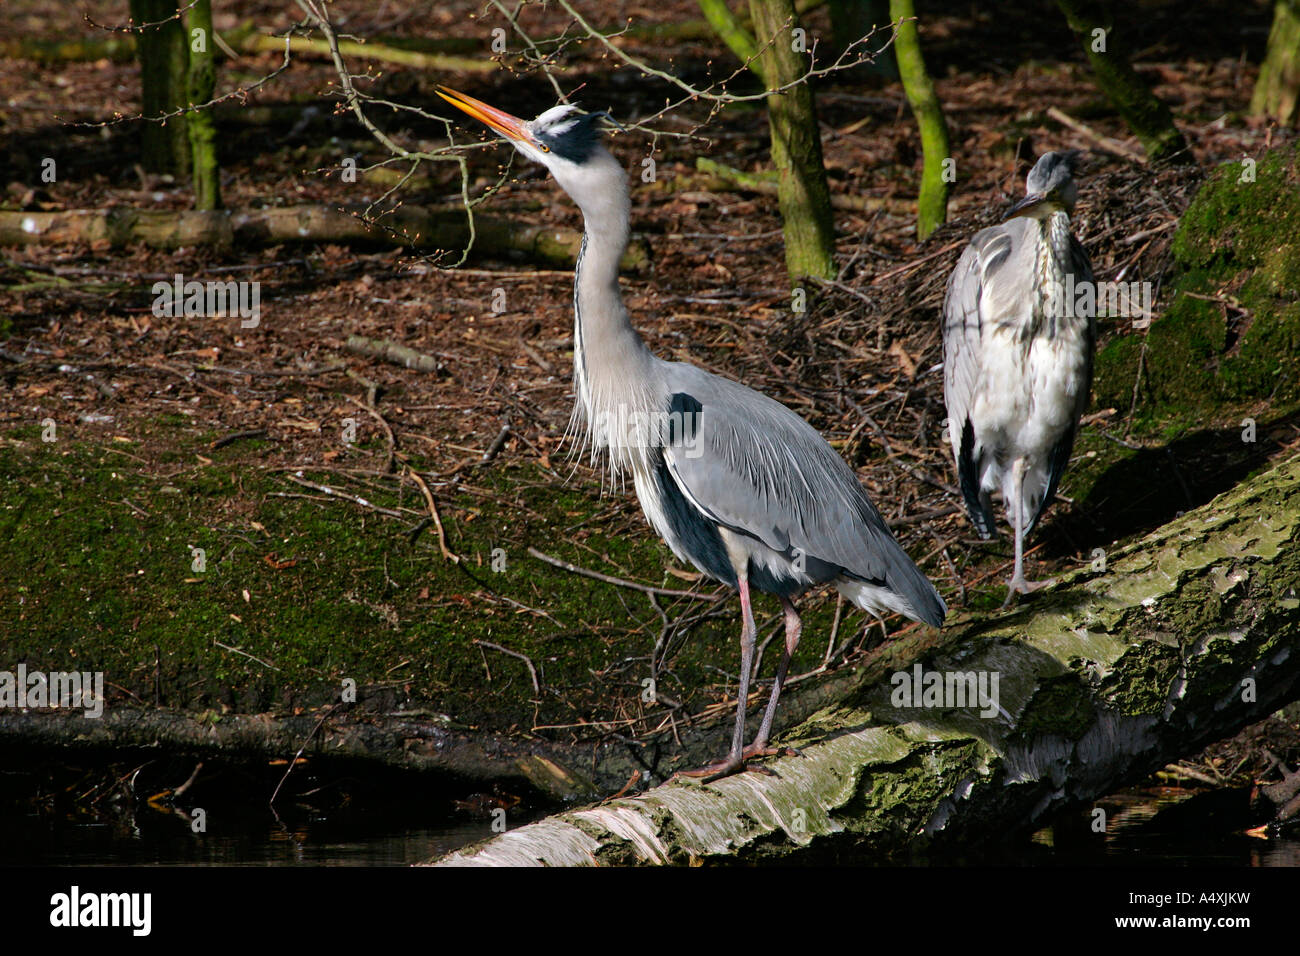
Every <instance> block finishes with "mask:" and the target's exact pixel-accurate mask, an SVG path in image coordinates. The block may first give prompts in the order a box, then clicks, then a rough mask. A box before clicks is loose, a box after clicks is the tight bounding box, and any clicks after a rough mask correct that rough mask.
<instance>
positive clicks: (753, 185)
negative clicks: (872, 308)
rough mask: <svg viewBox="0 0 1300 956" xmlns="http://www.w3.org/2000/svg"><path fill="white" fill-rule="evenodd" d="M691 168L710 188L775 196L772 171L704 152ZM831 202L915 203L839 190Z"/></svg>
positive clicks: (838, 205)
mask: <svg viewBox="0 0 1300 956" xmlns="http://www.w3.org/2000/svg"><path fill="white" fill-rule="evenodd" d="M695 168H696V170H698V171H699V172H701V173H703V174H704V175H705V176H708V177H710V178H709V180H706V181H705V182H704V183H700V184H698V185H707V186H709V187H711V188H713V189H736V188H739V189H744V190H746V191H748V192H753V193H763V194H764V195H766V196H775V195H776V194H777V190H778V188H779V187H778V185H777V181H776V175H777V174H776V173H775V172H770V173H747V172H745V171H744V170H740V169H736V168H735V167H734V166H728V165H726V164H725V163H719V162H717V161H715V160H712V159H709V158H707V157H705V156H700V157H699V158H697V159H696V160H695ZM831 206H832V207H833V208H835V209H849V210H853V211H854V212H875V211H876V210H880V209H883V210H885V211H886V212H893V213H900V214H904V215H911V214H913V213H915V212H916V203H915V202H914V201H913V200H911V199H879V198H876V197H873V196H846V195H844V194H843V193H831Z"/></svg>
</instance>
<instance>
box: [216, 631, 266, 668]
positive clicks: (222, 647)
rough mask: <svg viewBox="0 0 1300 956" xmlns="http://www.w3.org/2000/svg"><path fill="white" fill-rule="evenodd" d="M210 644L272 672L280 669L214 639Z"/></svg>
mask: <svg viewBox="0 0 1300 956" xmlns="http://www.w3.org/2000/svg"><path fill="white" fill-rule="evenodd" d="M212 643H213V644H215V645H216V646H217V647H219V648H221V649H222V650H225V651H230V652H231V653H232V654H239V655H240V656H241V657H247V658H248V659H249V660H250V661H257V663H259V664H261V665H262V666H263V667H269V668H270V669H271V670H273V671H278V670H279V669H280V668H278V667H276V666H275V665H274V664H268V663H267V662H266V661H264V660H262V659H261V658H260V657H254V656H253V655H252V654H250V653H248V651H241V650H240V649H239V648H237V647H231V646H230V645H229V644H222V643H221V642H220V641H219V640H217V639H216V638H215V637H214V638H213V639H212Z"/></svg>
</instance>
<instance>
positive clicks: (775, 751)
mask: <svg viewBox="0 0 1300 956" xmlns="http://www.w3.org/2000/svg"><path fill="white" fill-rule="evenodd" d="M802 756H803V754H802V753H800V752H799V751H798V750H795V749H794V748H793V747H770V746H768V745H767V744H765V743H760V742H759V741H757V740H755V741H754V742H753V743H752V744H750V745H749V746H748V747H746V748H745V749H744V750H742V751H741V752H740V755H739V756H728V757H727V758H726V759H725V760H719V761H718V762H717V763H711V764H709V765H708V766H707V767H700V768H699V769H698V770H679V771H677V772H676V773H675V774H673V779H676V778H677V777H699V778H702V779H701V780H700V782H701V783H712V782H713V781H715V780H721V779H722V778H723V777H730V776H731V775H732V774H735V773H743V772H744V771H746V770H752V771H753V772H754V773H764V774H767V775H768V776H771V777H775V776H776V773H775V771H772V770H769V769H768V768H767V767H761V766H751V765H750V763H749V761H751V760H757V759H759V758H761V757H802Z"/></svg>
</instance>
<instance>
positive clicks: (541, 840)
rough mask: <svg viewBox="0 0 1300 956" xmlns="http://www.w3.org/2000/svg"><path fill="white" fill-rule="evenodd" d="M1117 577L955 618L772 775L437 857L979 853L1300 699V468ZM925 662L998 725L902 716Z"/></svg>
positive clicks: (901, 656) (671, 790)
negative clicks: (984, 614)
mask: <svg viewBox="0 0 1300 956" xmlns="http://www.w3.org/2000/svg"><path fill="white" fill-rule="evenodd" d="M1105 565H1106V566H1105V568H1104V569H1102V568H1101V567H1100V565H1099V564H1095V565H1094V566H1092V567H1090V568H1088V569H1085V570H1082V571H1080V572H1077V573H1074V574H1072V575H1069V576H1067V577H1066V578H1065V579H1064V580H1063V581H1062V582H1061V583H1059V584H1058V585H1057V586H1055V587H1054V588H1052V589H1050V590H1047V591H1043V592H1039V593H1038V594H1036V595H1035V596H1034V598H1033V599H1032V600H1031V601H1029V602H1028V604H1027V606H1025V607H1022V608H1021V609H1019V610H1016V611H1013V612H1011V613H1007V614H997V615H994V616H992V617H989V618H983V619H981V618H974V619H967V620H964V621H963V620H961V619H957V620H955V621H952V622H951V623H950V625H949V627H948V628H946V629H945V630H944V631H943V632H942V634H939V635H937V636H935V637H933V638H932V639H931V641H932V642H931V644H930V645H929V646H928V647H921V648H919V650H920V653H919V654H918V653H917V651H918V647H917V646H916V644H915V643H913V644H912V645H911V646H910V648H909V647H908V642H895V643H896V645H897V646H898V647H899V651H900V652H899V653H898V655H897V656H896V657H895V658H894V659H893V660H892V661H889V662H887V663H886V664H885V665H884V666H882V667H878V668H875V669H873V670H872V671H871V672H870V673H863V674H861V675H859V678H858V682H857V686H856V687H855V688H853V689H852V690H851V692H850V693H849V694H848V695H847V696H846V697H845V698H844V699H843V700H842V701H840V702H839V703H838V704H835V705H833V706H830V707H827V708H825V709H823V710H821V711H819V712H818V713H815V714H814V715H813V716H812V717H811V718H810V719H808V720H806V721H805V722H804V723H802V724H801V725H800V726H798V727H797V728H795V729H794V730H793V731H790V732H787V733H785V734H783V735H782V737H781V742H782V743H785V744H790V745H793V746H796V747H799V748H801V750H802V754H801V755H799V756H789V757H782V758H778V759H776V760H772V761H769V762H767V764H766V766H767V767H768V768H769V769H770V770H771V771H772V773H771V774H770V775H768V774H760V773H753V772H751V773H744V774H739V775H736V776H732V777H728V778H726V779H723V780H720V781H717V782H715V783H713V784H710V785H708V786H701V785H699V784H696V783H691V782H669V783H666V784H663V785H661V786H659V787H657V788H655V789H653V790H651V791H649V792H647V793H645V794H642V795H640V796H634V797H628V798H621V799H615V800H610V801H607V802H605V803H602V804H596V805H593V806H589V807H586V808H584V809H579V810H573V811H569V812H565V813H561V814H559V815H556V816H553V817H549V818H547V819H545V820H542V821H540V822H537V823H533V824H529V825H527V826H523V827H520V828H518V829H516V830H511V831H508V832H506V833H504V834H502V835H500V836H498V837H495V838H494V839H491V840H488V841H486V842H484V843H481V844H478V845H475V846H473V847H470V848H468V849H465V850H461V851H459V852H456V853H453V854H450V855H448V856H446V857H444V858H442V859H441V860H439V861H435V862H439V863H442V864H450V865H518V864H547V865H561V866H562V865H590V864H666V863H693V862H709V861H718V862H723V861H730V862H735V861H756V860H763V859H784V860H796V859H798V860H801V861H817V860H834V859H845V858H855V859H864V858H875V859H883V858H887V857H889V856H897V855H899V854H901V853H903V852H905V851H909V850H913V849H917V848H919V847H920V846H924V845H925V844H927V843H928V844H929V845H930V846H931V847H932V848H933V847H938V846H942V845H950V844H954V843H960V844H961V845H962V846H969V845H971V844H973V843H978V842H979V841H987V840H990V839H997V838H998V836H1000V835H1002V834H1005V833H1007V832H1009V831H1016V830H1018V831H1024V830H1026V829H1032V828H1033V827H1035V826H1036V825H1040V824H1041V823H1042V822H1043V821H1046V820H1047V819H1049V818H1050V817H1052V816H1053V815H1055V814H1057V813H1059V812H1060V811H1062V810H1065V809H1069V808H1078V807H1081V806H1085V805H1087V803H1088V802H1089V801H1091V800H1093V799H1095V798H1097V797H1098V796H1102V795H1104V794H1106V793H1107V792H1110V791H1112V790H1114V789H1115V788H1116V787H1118V786H1120V785H1122V784H1124V783H1125V782H1126V781H1131V780H1135V779H1139V778H1141V777H1142V776H1144V775H1146V774H1149V773H1150V772H1152V771H1153V770H1155V769H1157V768H1159V767H1161V766H1163V765H1164V764H1166V763H1168V762H1169V761H1171V760H1174V759H1176V758H1178V757H1181V756H1184V755H1186V754H1189V753H1193V752H1195V751H1197V750H1198V749H1200V748H1202V747H1204V746H1205V745H1206V744H1207V743H1209V742H1210V741H1213V740H1216V739H1219V738H1222V737H1224V736H1228V735H1231V734H1232V733H1234V732H1235V731H1236V730H1238V729H1239V728H1241V727H1243V726H1245V725H1246V724H1249V723H1251V722H1254V721H1257V720H1259V719H1261V718H1262V717H1264V716H1266V715H1267V714H1270V713H1272V712H1274V711H1276V710H1277V709H1278V708H1280V707H1282V706H1283V705H1284V704H1286V703H1288V702H1289V701H1291V700H1294V699H1296V698H1297V696H1300V652H1298V651H1297V648H1298V647H1300V599H1298V598H1297V596H1296V588H1297V587H1298V586H1300V458H1297V459H1292V460H1290V461H1288V462H1286V463H1284V464H1281V465H1279V466H1277V467H1275V468H1273V469H1271V470H1269V471H1267V472H1265V473H1264V474H1262V475H1260V476H1258V477H1256V478H1253V479H1251V480H1249V481H1247V482H1244V483H1242V484H1241V485H1239V486H1237V487H1236V488H1234V489H1233V490H1231V491H1229V492H1228V493H1226V494H1224V495H1221V496H1219V497H1218V498H1216V499H1214V500H1213V501H1211V502H1210V503H1209V504H1207V505H1205V506H1203V507H1201V508H1198V509H1196V510H1195V511H1191V512H1188V513H1187V514H1185V515H1183V516H1182V517H1181V518H1179V519H1178V520H1176V521H1174V522H1171V523H1170V524H1168V525H1166V526H1165V527H1163V528H1161V529H1159V530H1158V531H1156V532H1155V533H1153V534H1151V535H1150V536H1148V537H1147V538H1145V539H1143V540H1141V541H1139V542H1137V543H1135V544H1133V545H1131V546H1128V547H1126V548H1123V549H1120V550H1118V551H1117V552H1116V553H1114V554H1112V555H1110V556H1108V559H1107V561H1106V562H1105ZM928 633H929V634H931V635H935V633H936V632H933V631H930V632H928ZM914 666H920V667H922V668H924V671H925V672H927V673H930V672H949V673H974V674H985V675H997V677H998V684H997V685H996V686H997V688H998V693H997V695H996V696H997V702H998V705H999V706H998V708H996V710H997V713H995V714H994V715H993V716H991V717H988V716H984V715H983V714H985V713H989V712H991V711H993V710H995V708H989V707H985V708H981V707H980V706H978V705H977V706H973V707H972V706H966V707H963V706H955V705H952V706H947V707H943V706H939V707H918V708H911V707H903V706H901V703H903V702H902V701H900V700H899V699H898V680H897V678H896V676H895V675H897V674H901V675H903V677H904V678H907V677H909V676H910V674H911V672H912V668H913V667H914ZM891 671H892V674H891ZM989 686H992V685H991V684H990V685H989ZM949 704H950V705H951V701H950V702H949ZM1080 825H1081V826H1084V825H1086V823H1083V822H1081V824H1080Z"/></svg>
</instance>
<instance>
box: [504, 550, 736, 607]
mask: <svg viewBox="0 0 1300 956" xmlns="http://www.w3.org/2000/svg"><path fill="white" fill-rule="evenodd" d="M528 553H529V554H531V555H532V556H533V557H534V558H536V559H537V560H538V561H545V562H546V563H547V564H549V565H552V566H554V567H557V568H561V569H563V570H565V571H572V572H573V573H574V574H580V575H582V576H583V577H584V578H591V579H593V580H595V581H604V582H605V583H606V584H614V585H617V586H618V587H621V588H631V589H632V590H633V591H640V592H641V593H642V594H658V595H661V596H663V597H680V598H694V599H696V600H700V601H721V600H722V599H723V598H724V597H725V595H722V594H700V593H699V592H697V591H678V590H675V589H673V588H656V587H652V586H651V585H649V584H638V583H637V582H636V581H627V580H624V579H623V578H616V577H614V576H613V575H610V574H601V573H600V572H599V571H588V570H587V569H586V568H581V567H578V565H576V564H570V563H569V562H568V561H561V560H560V559H559V558H553V557H551V556H550V555H549V554H543V553H542V552H541V551H538V550H537V549H536V548H534V547H531V546H530V547H529V548H528Z"/></svg>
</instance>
